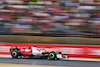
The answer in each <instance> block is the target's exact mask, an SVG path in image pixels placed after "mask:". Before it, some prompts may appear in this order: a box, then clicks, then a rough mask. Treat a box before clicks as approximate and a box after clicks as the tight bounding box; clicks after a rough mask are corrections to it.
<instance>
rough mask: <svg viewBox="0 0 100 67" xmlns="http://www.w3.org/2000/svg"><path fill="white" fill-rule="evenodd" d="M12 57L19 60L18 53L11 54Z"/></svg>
mask: <svg viewBox="0 0 100 67" xmlns="http://www.w3.org/2000/svg"><path fill="white" fill-rule="evenodd" d="M11 56H12V57H13V58H18V51H16V50H13V51H12V52H11Z"/></svg>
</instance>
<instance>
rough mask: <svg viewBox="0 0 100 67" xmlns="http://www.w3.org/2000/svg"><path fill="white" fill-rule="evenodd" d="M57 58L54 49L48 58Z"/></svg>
mask: <svg viewBox="0 0 100 67" xmlns="http://www.w3.org/2000/svg"><path fill="white" fill-rule="evenodd" d="M55 58H56V53H55V52H54V51H52V52H50V53H49V54H48V59H50V60H55Z"/></svg>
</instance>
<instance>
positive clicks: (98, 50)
mask: <svg viewBox="0 0 100 67" xmlns="http://www.w3.org/2000/svg"><path fill="white" fill-rule="evenodd" d="M31 46H37V48H39V49H41V48H42V49H46V50H47V51H57V50H59V51H61V52H62V53H64V54H68V55H69V57H89V58H100V46H90V45H63V44H59V45H57V44H17V43H0V54H10V48H11V47H19V48H22V47H31Z"/></svg>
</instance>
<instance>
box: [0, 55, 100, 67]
mask: <svg viewBox="0 0 100 67" xmlns="http://www.w3.org/2000/svg"><path fill="white" fill-rule="evenodd" d="M0 63H1V64H2V63H3V64H25V65H46V66H64V67H100V62H94V61H73V60H48V59H13V58H1V57H0Z"/></svg>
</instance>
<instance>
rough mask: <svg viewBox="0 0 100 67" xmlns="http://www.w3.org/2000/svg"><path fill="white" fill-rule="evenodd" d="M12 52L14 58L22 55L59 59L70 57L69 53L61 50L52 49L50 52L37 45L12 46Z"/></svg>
mask: <svg viewBox="0 0 100 67" xmlns="http://www.w3.org/2000/svg"><path fill="white" fill-rule="evenodd" d="M10 53H11V56H12V58H21V57H24V58H25V57H28V58H47V59H50V60H56V59H57V60H59V59H62V58H64V59H68V58H69V57H68V55H67V54H62V53H61V52H60V51H56V52H55V51H51V52H48V51H46V50H45V49H37V47H36V46H35V47H28V48H18V47H11V48H10Z"/></svg>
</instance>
